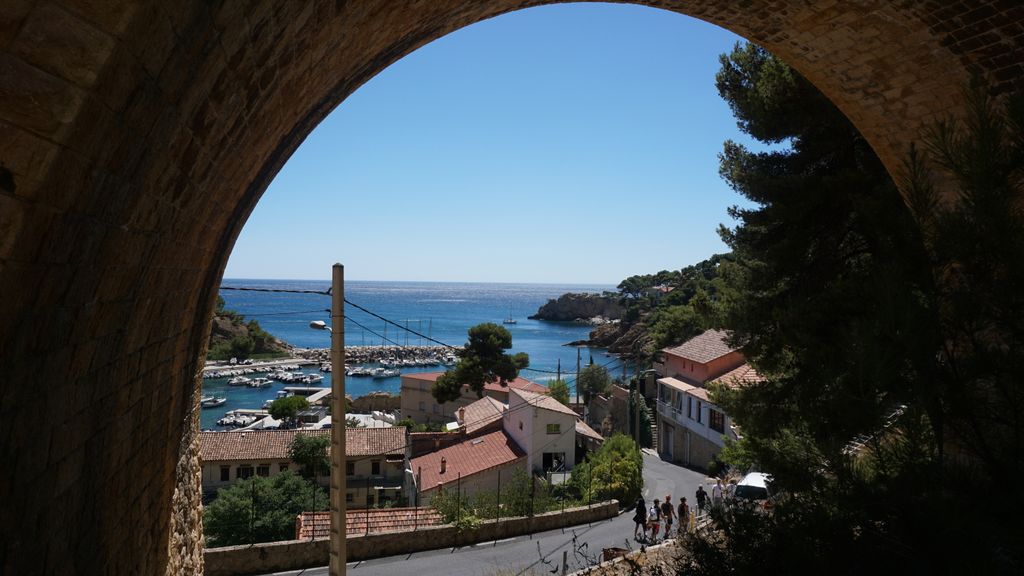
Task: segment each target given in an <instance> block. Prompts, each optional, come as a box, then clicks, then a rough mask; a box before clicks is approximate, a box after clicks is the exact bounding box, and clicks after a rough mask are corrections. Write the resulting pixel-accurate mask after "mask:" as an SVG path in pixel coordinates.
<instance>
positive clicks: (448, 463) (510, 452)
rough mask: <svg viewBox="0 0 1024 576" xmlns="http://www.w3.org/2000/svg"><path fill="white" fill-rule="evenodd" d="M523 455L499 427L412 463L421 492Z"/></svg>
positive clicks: (513, 460)
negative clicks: (418, 476)
mask: <svg viewBox="0 0 1024 576" xmlns="http://www.w3.org/2000/svg"><path fill="white" fill-rule="evenodd" d="M525 457H526V453H525V452H523V451H522V450H520V448H519V446H518V445H517V444H516V443H515V441H514V440H512V438H511V437H509V435H508V434H505V432H504V431H503V430H498V431H496V432H491V433H490V434H485V435H483V436H479V437H477V438H473V439H471V440H466V441H465V442H460V443H458V444H456V445H454V446H449V447H448V448H444V449H441V450H438V451H436V452H431V453H429V454H424V455H423V456H419V457H417V458H413V459H412V461H411V466H412V470H413V471H414V472H416V473H418V474H420V480H419V482H420V491H423V490H430V489H433V488H435V487H437V485H438V484H448V483H450V482H455V481H456V480H457V479H458V478H459V475H460V474H461V475H462V477H463V478H466V477H468V476H472V475H473V474H478V473H480V472H483V471H485V470H489V469H491V468H495V467H497V466H502V465H504V464H509V463H512V462H515V461H516V460H519V459H520V458H525ZM442 458H444V459H445V472H444V474H441V459H442Z"/></svg>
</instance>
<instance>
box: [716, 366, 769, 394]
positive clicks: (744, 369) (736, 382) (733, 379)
mask: <svg viewBox="0 0 1024 576" xmlns="http://www.w3.org/2000/svg"><path fill="white" fill-rule="evenodd" d="M715 381H716V382H721V383H722V384H723V385H725V386H727V387H729V388H736V387H739V386H742V385H743V384H749V383H753V382H764V376H761V375H760V374H758V373H757V370H754V367H753V366H751V365H750V364H743V365H742V366H739V367H738V368H735V369H734V370H731V371H729V372H726V373H725V374H722V375H721V376H719V377H718V378H715Z"/></svg>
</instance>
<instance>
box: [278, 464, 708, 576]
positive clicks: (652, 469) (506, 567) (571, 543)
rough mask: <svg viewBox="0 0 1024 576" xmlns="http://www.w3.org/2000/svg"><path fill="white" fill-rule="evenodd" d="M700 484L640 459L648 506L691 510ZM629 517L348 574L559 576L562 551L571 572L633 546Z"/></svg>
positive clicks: (354, 565)
mask: <svg viewBox="0 0 1024 576" xmlns="http://www.w3.org/2000/svg"><path fill="white" fill-rule="evenodd" d="M705 480H706V478H705V476H704V475H703V474H701V473H698V472H693V471H692V470H687V469H686V468H682V467H680V466H676V465H674V464H668V463H665V462H662V461H661V460H660V459H659V458H658V457H657V456H654V455H651V454H646V453H645V455H644V491H643V494H644V500H646V501H647V504H648V506H650V503H651V501H652V500H653V499H654V498H659V499H664V498H665V495H666V494H671V495H672V502H673V504H675V505H678V503H679V498H680V496H685V497H686V500H687V502H688V503H689V504H690V506H691V507H694V493H696V491H697V486H698V485H699V484H700V483H702V482H704V481H705ZM632 516H633V515H632V513H631V512H625V513H623V514H620V515H619V516H617V517H615V518H611V519H609V520H604V521H601V522H595V523H592V524H581V525H578V526H571V527H568V528H566V529H564V530H551V531H549V532H539V533H536V534H531V535H524V536H517V537H515V538H509V539H505V540H499V541H497V542H482V543H479V544H475V545H473V546H463V547H460V548H443V549H441V550H431V551H427V552H416V553H414V554H402V555H399V556H389V557H386V558H377V559H374V560H366V561H363V562H350V563H349V564H348V570H347V573H348V574H350V575H352V576H375V575H378V574H379V575H381V576H404V575H409V576H425V575H427V574H444V575H446V576H486V575H492V574H501V575H502V576H506V575H507V576H512V575H523V576H525V575H527V574H536V575H544V574H558V573H560V572H561V567H562V566H561V564H562V552H563V551H568V565H569V568H568V569H569V571H570V572H572V571H574V570H579V569H581V568H585V567H586V566H588V565H591V564H593V563H594V562H599V561H600V557H601V549H602V548H610V547H620V548H636V547H638V544H637V543H636V542H635V541H634V540H633V520H632ZM277 574H282V575H289V576H298V575H302V576H313V575H315V576H326V575H327V574H328V570H327V567H321V568H312V569H308V570H300V571H294V572H279V573H277Z"/></svg>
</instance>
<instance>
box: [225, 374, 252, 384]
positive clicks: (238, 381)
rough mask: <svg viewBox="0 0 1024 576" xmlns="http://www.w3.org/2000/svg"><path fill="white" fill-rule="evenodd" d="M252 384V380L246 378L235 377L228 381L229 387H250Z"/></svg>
mask: <svg viewBox="0 0 1024 576" xmlns="http://www.w3.org/2000/svg"><path fill="white" fill-rule="evenodd" d="M250 382H252V378H246V377H245V376H235V377H234V378H232V379H231V380H228V386H248V385H249V383H250Z"/></svg>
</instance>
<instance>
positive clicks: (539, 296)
mask: <svg viewBox="0 0 1024 576" xmlns="http://www.w3.org/2000/svg"><path fill="white" fill-rule="evenodd" d="M221 285H222V286H225V287H245V288H263V289H276V290H316V291H324V290H326V289H327V288H328V287H330V281H327V280H325V281H313V280H310V281H301V280H244V279H225V280H224V281H223V282H222V283H221ZM613 289H614V287H613V286H602V285H592V284H497V283H461V282H376V281H347V282H345V298H346V299H348V300H349V301H350V302H352V303H354V304H358V305H360V306H362V307H364V308H366V309H368V310H370V311H372V312H374V313H376V314H379V315H380V316H383V317H385V318H388V319H389V320H392V321H394V322H396V323H398V324H400V325H401V326H402V327H403V328H404V327H406V326H408V328H409V329H411V330H415V331H416V332H418V333H420V334H422V335H424V336H429V337H431V338H433V339H435V340H439V341H441V342H444V343H446V344H451V345H453V346H462V345H463V344H465V342H466V331H467V330H468V329H469V328H470V327H472V326H475V325H476V324H480V323H482V322H494V323H496V324H501V323H502V320H504V319H505V318H508V317H509V316H511V317H512V318H514V319H515V320H516V324H505V325H504V326H505V328H507V329H508V330H509V332H511V333H512V350H511V352H513V353H514V352H526V353H527V354H529V355H530V369H527V370H524V371H522V373H521V376H523V377H524V378H528V379H530V380H533V381H536V382H541V383H544V382H546V381H547V380H550V379H553V378H554V377H555V376H554V374H549V373H546V372H540V371H534V370H531V369H539V370H545V371H554V370H556V368H557V367H558V363H559V361H561V368H562V371H563V374H566V375H567V376H566V377H567V378H568V377H571V375H572V374H573V373H574V372H575V370H576V354H577V352H576V350H577V349H576V348H574V347H569V346H565V344H566V343H568V342H573V341H576V340H583V339H586V338H587V335H588V333H589V332H590V330H591V327H590V326H586V325H582V324H576V323H571V322H547V321H541V320H528V319H527V318H526V317H527V316H529V315H531V314H535V313H536V312H537V309H538V308H539V307H540V306H541V305H543V304H544V303H545V302H547V301H548V300H549V299H551V298H557V297H559V296H561V295H562V294H565V293H566V292H602V291H604V290H613ZM220 294H221V296H222V297H223V298H224V301H225V305H226V307H227V308H228V309H231V310H235V311H236V312H239V313H241V314H243V315H244V316H245V317H246V320H257V321H259V323H260V326H262V327H263V329H264V330H266V331H268V332H270V333H271V334H273V335H274V336H276V337H278V338H280V339H282V340H284V341H286V342H288V343H290V344H292V345H293V346H297V347H300V348H327V347H329V346H330V333H328V332H326V331H317V330H313V329H311V328H309V323H310V321H311V320H323V321H325V322H327V323H328V324H330V321H331V317H330V313H329V312H328V309H329V308H330V306H331V298H330V297H329V296H325V295H320V294H296V293H288V292H248V291H236V290H221V293H220ZM345 312H346V316H347V318H348V319H349V322H347V325H346V326H345V344H346V345H347V346H370V345H381V344H382V343H387V344H388V345H395V343H397V344H399V345H402V346H406V345H407V346H419V345H429V344H430V342H428V341H427V340H426V339H425V338H422V337H420V336H417V335H415V334H412V333H409V332H407V331H405V330H404V329H400V328H396V327H395V326H393V325H388V326H387V327H386V328H385V323H384V322H383V321H382V320H380V319H378V318H375V317H373V316H371V315H369V314H367V313H365V312H363V311H360V310H357V309H355V308H353V307H351V306H348V307H346V311H345ZM385 330H386V332H385ZM384 337H386V338H387V340H390V341H391V342H382V341H383V339H384ZM581 358H582V363H583V365H584V366H585V365H587V364H588V363H589V362H590V360H591V358H592V359H593V361H594V363H596V364H604V365H607V367H608V368H609V370H611V371H612V373H613V374H615V373H618V371H619V370H621V368H620V366H621V364H620V363H619V362H618V361H617V360H616V359H615V358H613V357H610V356H608V355H606V353H605V351H604V350H602V349H588V348H582V349H581ZM437 370H443V368H442V367H433V368H403V369H402V371H403V372H405V373H408V372H417V371H437ZM304 371H305V372H312V371H315V368H313V367H307V368H305V370H304ZM324 376H325V378H324V381H323V382H321V383H320V384H318V386H325V387H326V386H330V385H331V375H330V374H325V375H324ZM400 384H401V380H400V378H397V377H396V378H385V379H379V378H378V379H374V378H366V377H346V380H345V388H346V392H347V393H348V395H350V396H352V397H357V396H362V395H365V394H367V393H369V392H373V391H377V390H381V391H385V392H391V393H398V391H399V387H400ZM283 386H284V384H281V383H278V382H275V383H274V384H273V386H271V387H269V388H263V389H251V388H246V387H235V386H228V385H227V379H226V378H217V379H207V380H205V381H204V383H203V394H204V395H206V396H211V395H216V396H226V397H227V399H228V402H227V404H225V405H224V406H220V407H218V408H208V409H204V410H203V411H202V424H201V426H202V428H203V429H215V428H217V426H216V421H217V419H219V418H220V417H221V416H223V415H224V412H226V411H228V410H233V409H236V408H260V407H261V406H262V405H263V401H264V400H267V399H271V398H274V397H275V395H276V393H277V391H278V390H280V389H281V388H283Z"/></svg>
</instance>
